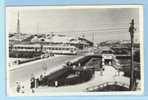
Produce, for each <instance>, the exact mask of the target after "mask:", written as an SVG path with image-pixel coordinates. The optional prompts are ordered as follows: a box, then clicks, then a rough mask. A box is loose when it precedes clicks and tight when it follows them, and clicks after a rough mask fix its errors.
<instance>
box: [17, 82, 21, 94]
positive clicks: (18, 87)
mask: <svg viewBox="0 0 148 100" xmlns="http://www.w3.org/2000/svg"><path fill="white" fill-rule="evenodd" d="M16 85H17V86H16V92H17V93H20V90H21V85H20V84H19V82H16Z"/></svg>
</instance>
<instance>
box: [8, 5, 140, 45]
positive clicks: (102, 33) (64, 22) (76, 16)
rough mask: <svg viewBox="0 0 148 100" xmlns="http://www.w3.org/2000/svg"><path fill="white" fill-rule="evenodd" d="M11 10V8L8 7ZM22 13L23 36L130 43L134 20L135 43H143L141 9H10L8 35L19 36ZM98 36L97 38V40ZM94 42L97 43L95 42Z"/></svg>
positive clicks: (21, 28)
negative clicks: (18, 22)
mask: <svg viewBox="0 0 148 100" xmlns="http://www.w3.org/2000/svg"><path fill="white" fill-rule="evenodd" d="M8 8H9V7H8ZM18 11H19V13H20V18H19V20H20V32H21V33H28V34H32V33H52V32H53V33H55V34H64V35H67V36H72V37H79V36H81V35H85V38H87V39H88V40H94V42H97V43H98V42H101V41H107V40H121V39H122V40H130V35H129V34H130V33H129V32H128V28H129V23H130V22H131V19H133V18H134V20H135V27H136V32H135V39H136V40H137V39H138V40H139V36H140V34H143V33H140V30H139V29H140V27H139V9H138V8H102V9H99V8H97V9H74V8H73V9H53V8H52V9H50V7H49V9H24V8H23V7H22V8H20V7H19V8H17V7H14V8H13V7H11V9H7V12H6V13H7V18H6V19H7V21H8V23H9V24H8V26H7V29H8V32H11V33H16V32H17V31H16V30H17V29H16V27H17V13H18ZM93 35H94V36H93ZM93 38H94V39H93Z"/></svg>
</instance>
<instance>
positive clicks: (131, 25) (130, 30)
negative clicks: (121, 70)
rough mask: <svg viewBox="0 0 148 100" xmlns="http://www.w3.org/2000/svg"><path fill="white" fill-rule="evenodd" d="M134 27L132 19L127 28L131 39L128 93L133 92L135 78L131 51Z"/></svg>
mask: <svg viewBox="0 0 148 100" xmlns="http://www.w3.org/2000/svg"><path fill="white" fill-rule="evenodd" d="M135 30H136V29H135V27H134V19H132V21H131V23H130V27H129V32H130V37H131V53H130V54H131V66H130V86H129V89H130V91H133V89H134V87H135V77H134V64H133V49H134V32H135Z"/></svg>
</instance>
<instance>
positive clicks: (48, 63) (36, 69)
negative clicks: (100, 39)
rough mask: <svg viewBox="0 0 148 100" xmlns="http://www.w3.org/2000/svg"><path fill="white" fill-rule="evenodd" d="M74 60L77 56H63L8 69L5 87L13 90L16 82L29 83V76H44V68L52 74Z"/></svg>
mask: <svg viewBox="0 0 148 100" xmlns="http://www.w3.org/2000/svg"><path fill="white" fill-rule="evenodd" d="M74 58H77V56H76V55H74V56H71V55H63V56H57V57H52V58H47V59H41V60H36V61H32V62H29V63H25V64H21V65H18V66H15V67H14V68H10V69H8V75H7V76H8V77H7V83H8V84H7V85H8V87H9V88H13V87H15V86H16V82H21V84H26V82H28V81H30V77H31V74H34V76H35V77H39V76H40V75H41V74H44V72H45V67H47V71H46V72H53V71H54V70H58V69H60V68H61V67H62V64H64V63H65V62H66V61H69V60H72V59H74ZM46 74H47V73H46Z"/></svg>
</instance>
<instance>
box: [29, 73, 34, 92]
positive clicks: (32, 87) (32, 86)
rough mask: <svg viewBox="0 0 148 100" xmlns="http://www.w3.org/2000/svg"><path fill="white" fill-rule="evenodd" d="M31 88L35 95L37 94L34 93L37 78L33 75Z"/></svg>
mask: <svg viewBox="0 0 148 100" xmlns="http://www.w3.org/2000/svg"><path fill="white" fill-rule="evenodd" d="M30 88H31V91H32V93H34V92H35V91H34V88H35V77H34V75H33V74H32V75H31V79H30Z"/></svg>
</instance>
